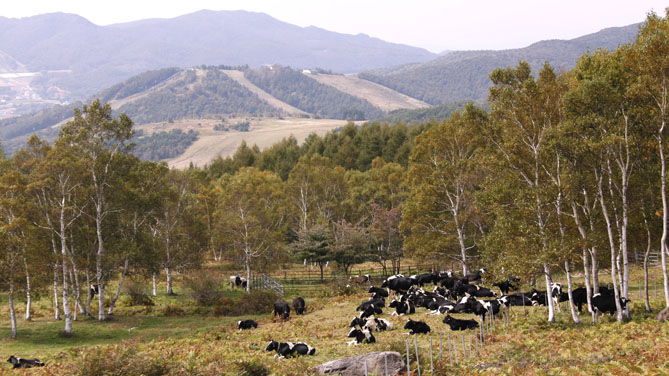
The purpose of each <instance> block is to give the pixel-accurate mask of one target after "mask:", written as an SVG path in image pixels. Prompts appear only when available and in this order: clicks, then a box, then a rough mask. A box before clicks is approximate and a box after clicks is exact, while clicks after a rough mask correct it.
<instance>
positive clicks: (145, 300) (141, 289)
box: [123, 279, 155, 306]
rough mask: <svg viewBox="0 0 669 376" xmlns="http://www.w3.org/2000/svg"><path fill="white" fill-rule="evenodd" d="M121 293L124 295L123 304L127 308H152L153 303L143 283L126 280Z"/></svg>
mask: <svg viewBox="0 0 669 376" xmlns="http://www.w3.org/2000/svg"><path fill="white" fill-rule="evenodd" d="M123 292H124V293H125V294H126V296H127V297H126V299H124V304H125V305H127V306H154V305H155V303H154V302H153V299H151V296H150V295H149V293H148V288H147V287H146V285H145V284H144V283H139V282H136V281H134V280H132V279H128V280H126V281H125V283H124V284H123Z"/></svg>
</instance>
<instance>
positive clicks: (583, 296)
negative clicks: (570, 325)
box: [560, 286, 613, 312]
mask: <svg viewBox="0 0 669 376" xmlns="http://www.w3.org/2000/svg"><path fill="white" fill-rule="evenodd" d="M599 293H600V294H601V295H603V296H613V291H611V290H609V288H608V287H606V286H601V287H600V288H599ZM562 295H564V296H565V297H566V299H564V298H563V296H562ZM562 295H561V296H560V301H561V302H564V301H567V300H569V295H568V294H567V293H563V294H562ZM571 295H572V297H573V298H574V305H575V306H576V307H578V312H583V305H584V304H587V303H588V293H587V291H586V290H585V287H579V288H576V289H574V290H572V292H571ZM563 299H564V300H563Z"/></svg>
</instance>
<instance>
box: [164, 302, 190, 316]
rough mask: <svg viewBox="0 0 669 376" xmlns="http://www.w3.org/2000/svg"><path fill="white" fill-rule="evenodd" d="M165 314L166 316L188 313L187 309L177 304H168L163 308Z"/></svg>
mask: <svg viewBox="0 0 669 376" xmlns="http://www.w3.org/2000/svg"><path fill="white" fill-rule="evenodd" d="M163 314H164V315H165V316H183V315H185V314H186V311H185V310H183V309H182V308H181V307H179V306H178V305H176V304H168V305H167V306H165V308H164V309H163Z"/></svg>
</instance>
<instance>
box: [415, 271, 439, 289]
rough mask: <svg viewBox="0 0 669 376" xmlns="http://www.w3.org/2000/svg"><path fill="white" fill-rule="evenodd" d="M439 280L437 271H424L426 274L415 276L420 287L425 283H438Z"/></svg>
mask: <svg viewBox="0 0 669 376" xmlns="http://www.w3.org/2000/svg"><path fill="white" fill-rule="evenodd" d="M438 282H439V274H438V273H426V274H421V275H418V276H416V283H417V284H418V285H420V287H423V285H425V284H427V283H434V284H436V283H438Z"/></svg>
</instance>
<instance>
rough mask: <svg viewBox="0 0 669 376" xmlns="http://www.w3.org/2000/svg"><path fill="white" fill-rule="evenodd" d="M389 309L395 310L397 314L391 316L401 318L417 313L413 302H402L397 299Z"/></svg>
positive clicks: (391, 303)
mask: <svg viewBox="0 0 669 376" xmlns="http://www.w3.org/2000/svg"><path fill="white" fill-rule="evenodd" d="M388 308H395V312H393V313H391V315H398V316H401V315H405V314H408V315H410V314H412V313H416V306H415V305H414V304H413V303H412V302H402V301H399V300H396V299H395V300H393V301H392V302H390V304H388Z"/></svg>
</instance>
